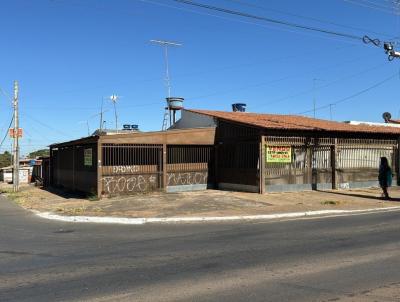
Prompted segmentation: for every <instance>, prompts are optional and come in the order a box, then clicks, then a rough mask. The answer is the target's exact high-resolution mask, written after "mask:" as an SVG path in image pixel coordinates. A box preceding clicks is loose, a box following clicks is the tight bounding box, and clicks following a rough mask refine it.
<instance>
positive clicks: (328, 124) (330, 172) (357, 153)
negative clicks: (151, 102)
mask: <svg viewBox="0 0 400 302" xmlns="http://www.w3.org/2000/svg"><path fill="white" fill-rule="evenodd" d="M399 139H400V128H399V127H395V126H391V125H388V124H382V125H376V124H375V125H368V124H358V125H352V124H350V123H340V122H332V121H326V120H319V119H312V118H308V117H303V116H293V115H274V114H256V113H245V112H222V111H208V110H183V111H182V117H181V119H180V120H179V121H177V122H176V123H175V124H174V126H173V127H171V129H170V130H168V131H163V132H149V133H132V134H118V135H109V136H107V135H103V136H92V137H88V138H84V139H80V140H76V141H71V142H66V143H61V144H54V145H52V146H51V162H50V165H51V184H52V185H54V186H63V187H65V188H68V189H71V190H78V191H84V192H91V193H93V194H97V195H114V194H129V193H135V192H147V191H153V190H165V191H168V192H174V191H182V190H196V189H205V188H207V187H214V188H217V189H228V190H241V191H249V192H259V193H265V192H276V191H293V190H311V189H321V190H324V189H332V188H355V187H368V186H374V185H377V173H378V166H379V159H380V157H382V156H386V157H387V158H388V159H389V161H390V162H391V164H392V167H393V171H394V172H395V173H396V177H397V175H398V174H399V173H398V172H399V154H398V153H399ZM397 178H398V177H397Z"/></svg>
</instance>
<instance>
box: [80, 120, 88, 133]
mask: <svg viewBox="0 0 400 302" xmlns="http://www.w3.org/2000/svg"><path fill="white" fill-rule="evenodd" d="M78 124H86V127H87V135H88V136H90V128H89V121H88V120H86V121H80V122H78Z"/></svg>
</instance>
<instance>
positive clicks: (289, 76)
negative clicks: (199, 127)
mask: <svg viewBox="0 0 400 302" xmlns="http://www.w3.org/2000/svg"><path fill="white" fill-rule="evenodd" d="M363 59H364V58H363V57H360V56H358V57H357V58H356V59H350V60H345V61H343V62H339V63H335V64H331V65H328V66H322V67H321V66H320V67H317V68H314V69H312V70H310V71H309V73H312V72H316V71H321V70H329V69H332V68H336V67H338V66H341V65H344V64H350V63H354V62H357V61H361V60H363ZM385 64H387V63H385ZM302 75H304V71H302V72H297V73H294V74H291V75H287V76H284V77H281V78H278V79H272V80H270V81H266V82H260V83H254V84H251V85H247V86H242V87H236V88H234V89H227V90H220V91H215V92H211V93H209V94H206V95H200V96H194V97H188V98H186V99H185V100H186V101H192V100H196V99H201V98H205V97H210V96H215V95H221V94H227V93H232V92H235V91H242V90H247V89H250V88H254V87H260V86H266V85H270V84H274V83H279V82H281V81H285V80H288V79H290V78H294V77H298V76H302ZM307 92H308V91H307ZM295 96H297V95H295ZM290 97H293V96H290ZM286 98H287V97H285V98H284V99H286ZM280 101H282V100H281V99H279V100H278V101H273V102H268V103H267V104H270V103H276V102H280ZM267 104H265V105H267Z"/></svg>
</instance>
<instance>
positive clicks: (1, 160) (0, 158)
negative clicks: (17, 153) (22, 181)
mask: <svg viewBox="0 0 400 302" xmlns="http://www.w3.org/2000/svg"><path fill="white" fill-rule="evenodd" d="M11 164H12V157H11V153H10V152H8V151H5V152H4V153H2V154H0V168H3V167H7V166H10V165H11Z"/></svg>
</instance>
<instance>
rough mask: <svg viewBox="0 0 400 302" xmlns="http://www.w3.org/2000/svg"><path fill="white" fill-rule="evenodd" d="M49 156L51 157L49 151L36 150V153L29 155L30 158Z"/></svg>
mask: <svg viewBox="0 0 400 302" xmlns="http://www.w3.org/2000/svg"><path fill="white" fill-rule="evenodd" d="M49 155H50V150H49V149H40V150H36V151H33V152H31V153H29V155H28V157H29V158H36V157H40V156H49Z"/></svg>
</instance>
